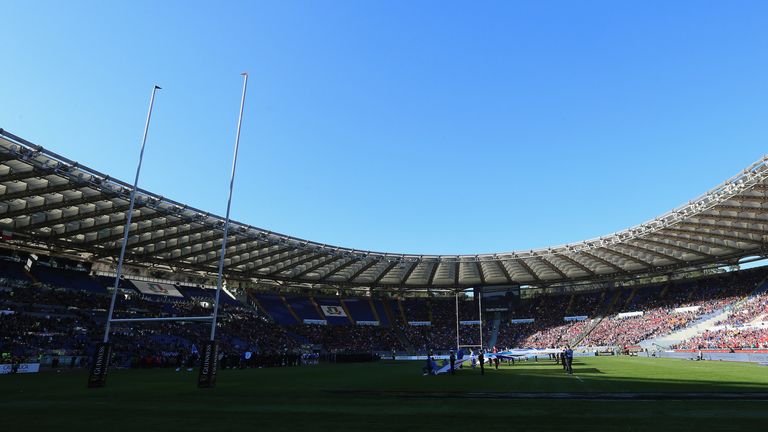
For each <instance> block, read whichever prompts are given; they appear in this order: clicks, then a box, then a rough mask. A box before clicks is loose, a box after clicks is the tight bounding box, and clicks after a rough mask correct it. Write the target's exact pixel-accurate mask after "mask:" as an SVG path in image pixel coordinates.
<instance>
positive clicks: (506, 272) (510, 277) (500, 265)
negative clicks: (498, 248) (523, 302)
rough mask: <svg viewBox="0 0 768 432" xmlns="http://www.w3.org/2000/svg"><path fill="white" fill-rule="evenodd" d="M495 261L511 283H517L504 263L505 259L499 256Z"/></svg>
mask: <svg viewBox="0 0 768 432" xmlns="http://www.w3.org/2000/svg"><path fill="white" fill-rule="evenodd" d="M493 262H494V263H495V264H496V265H497V266H498V267H499V270H501V272H502V273H504V277H505V278H507V280H508V281H509V283H515V280H514V279H512V275H511V274H509V270H507V266H505V265H504V261H503V260H501V259H498V258H497V259H496V260H494V261H493Z"/></svg>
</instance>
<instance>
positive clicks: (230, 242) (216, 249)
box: [173, 233, 258, 264]
mask: <svg viewBox="0 0 768 432" xmlns="http://www.w3.org/2000/svg"><path fill="white" fill-rule="evenodd" d="M220 235H221V238H222V240H223V239H224V234H223V233H220ZM234 236H235V235H234V234H230V235H229V236H227V252H226V253H229V248H234V247H237V246H240V245H241V244H247V243H252V242H258V240H257V239H255V238H253V237H240V238H239V239H234V240H230V238H232V237H234ZM257 244H258V243H257ZM220 251H221V242H216V243H215V244H214V245H212V246H209V247H207V248H203V249H200V250H198V251H189V252H187V253H183V254H181V255H179V256H177V257H174V258H173V259H174V260H182V259H187V258H189V257H190V256H191V257H198V256H200V255H208V254H209V253H211V252H219V253H217V254H216V256H214V257H212V258H208V259H206V260H205V261H200V262H195V264H204V263H208V262H212V261H216V260H218V259H219V256H220Z"/></svg>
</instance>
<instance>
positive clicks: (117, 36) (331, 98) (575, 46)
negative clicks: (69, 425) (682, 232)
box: [0, 0, 768, 254]
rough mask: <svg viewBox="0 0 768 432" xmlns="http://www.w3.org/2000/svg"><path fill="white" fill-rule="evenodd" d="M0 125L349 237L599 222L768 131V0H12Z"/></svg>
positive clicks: (238, 208) (646, 205) (115, 170)
mask: <svg viewBox="0 0 768 432" xmlns="http://www.w3.org/2000/svg"><path fill="white" fill-rule="evenodd" d="M0 10H2V12H3V16H4V19H3V30H2V32H3V36H2V38H0V53H2V57H1V58H0V62H2V67H0V127H2V128H5V129H7V130H9V131H11V132H13V133H15V134H17V135H20V136H22V137H24V138H26V139H29V140H31V141H33V142H35V143H37V144H40V145H43V146H44V147H47V148H49V149H51V150H53V151H55V152H57V153H60V154H62V155H64V156H67V157H69V158H71V159H74V160H77V161H78V162H80V163H83V164H86V165H88V166H91V167H92V168H95V169H97V170H100V171H102V172H107V173H109V174H110V175H112V176H114V177H117V178H120V179H122V180H126V181H130V180H131V179H132V177H133V172H134V170H135V162H136V159H137V157H138V149H139V144H140V139H141V132H142V128H143V124H144V117H145V115H146V107H147V103H148V100H149V93H150V89H151V87H152V85H153V84H155V83H157V84H159V85H161V86H162V87H163V90H162V91H161V93H159V94H158V97H157V100H156V105H155V112H154V118H153V124H152V127H151V130H150V135H149V140H148V144H147V152H146V158H145V165H144V168H143V171H142V178H141V180H140V186H141V187H143V188H145V189H148V190H151V191H153V192H156V193H158V194H161V195H164V196H166V197H169V198H172V199H174V200H177V201H181V202H185V203H188V204H190V205H193V206H195V207H198V208H201V209H203V210H207V211H211V212H215V213H218V214H223V213H224V209H225V205H226V192H227V186H228V176H229V165H230V158H231V151H232V145H233V141H234V133H235V126H236V120H237V110H238V104H239V98H240V88H241V79H240V76H239V73H240V72H242V71H248V72H249V73H250V77H251V78H250V81H249V93H248V101H247V105H246V111H245V119H244V125H243V134H242V140H241V159H240V165H239V172H238V178H237V180H236V193H235V197H234V202H233V210H232V211H233V217H234V218H235V219H236V220H239V221H242V222H246V223H249V224H252V225H255V226H259V227H263V228H267V229H270V230H274V231H278V232H283V233H286V234H290V235H295V236H299V237H304V238H308V239H311V240H315V241H320V242H326V243H331V244H338V245H342V246H347V247H355V248H362V249H373V250H379V251H389V252H407V253H441V254H457V253H485V252H500V251H510V250H519V249H527V248H533V247H544V246H549V245H555V244H561V243H565V242H572V241H578V240H583V239H587V238H591V237H596V236H599V235H603V234H608V233H610V232H613V231H616V230H620V229H623V228H626V227H629V226H631V225H635V224H638V223H641V222H644V221H646V220H648V219H651V218H653V217H655V216H657V215H659V214H661V213H663V212H665V211H667V210H670V209H672V208H673V207H676V206H678V205H681V204H683V203H685V202H687V201H688V200H690V199H692V198H695V197H696V196H698V195H700V194H701V193H703V192H705V191H706V190H708V189H710V188H712V187H714V186H716V185H717V184H719V183H720V182H722V181H723V180H725V179H727V178H729V177H731V176H732V175H734V174H736V173H737V172H738V171H740V170H741V169H743V168H745V167H746V166H747V165H749V164H750V163H752V162H754V161H755V160H757V159H758V158H760V157H761V156H762V155H763V154H764V153H766V152H767V151H766V150H768V146H766V142H768V49H766V48H767V47H768V26H766V25H765V23H766V22H768V2H761V1H751V2H750V1H733V2H702V1H696V2H684V1H676V2H666V1H658V2H608V1H606V2H595V1H586V2H585V1H579V2H573V1H568V2H553V1H547V2H512V1H501V2H482V1H480V2H450V1H449V2H446V1H434V2H431V1H306V2H298V1H274V2H256V1H249V2H242V3H239V2H187V1H183V2H182V1H175V2H174V1H163V2H157V1H155V2H148V1H130V2H121V3H118V2H78V1H70V2H57V1H52V2H47V1H36V2H26V1H6V0H0Z"/></svg>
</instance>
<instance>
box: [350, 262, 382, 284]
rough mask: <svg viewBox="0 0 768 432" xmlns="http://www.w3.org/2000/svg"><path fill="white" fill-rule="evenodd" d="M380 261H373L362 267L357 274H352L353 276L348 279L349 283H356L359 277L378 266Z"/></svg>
mask: <svg viewBox="0 0 768 432" xmlns="http://www.w3.org/2000/svg"><path fill="white" fill-rule="evenodd" d="M378 263H379V261H378V260H376V259H371V262H369V263H366V264H365V265H364V266H362V267H360V268H359V269H358V270H357V271H356V272H355V273H353V274H352V276H350V277H349V279H347V282H354V281H355V279H357V277H358V276H360V275H361V274H363V273H364V272H365V271H366V270H368V269H369V268H371V267H373V266H374V265H376V264H378Z"/></svg>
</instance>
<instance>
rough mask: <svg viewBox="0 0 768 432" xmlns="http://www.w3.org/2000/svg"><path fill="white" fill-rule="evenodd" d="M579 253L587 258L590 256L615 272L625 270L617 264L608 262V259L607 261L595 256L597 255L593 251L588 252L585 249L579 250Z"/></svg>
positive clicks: (623, 271)
mask: <svg viewBox="0 0 768 432" xmlns="http://www.w3.org/2000/svg"><path fill="white" fill-rule="evenodd" d="M581 254H583V255H586V256H588V257H589V258H591V259H593V260H595V261H597V262H599V263H601V264H603V265H606V266H608V267H610V268H612V269H613V270H614V271H616V272H617V273H626V271H625V270H624V269H623V268H621V267H619V266H617V265H616V264H614V263H612V262H610V261H608V260H606V259H603V258H600V257H599V256H597V255H595V254H593V253H590V252H587V251H581Z"/></svg>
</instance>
